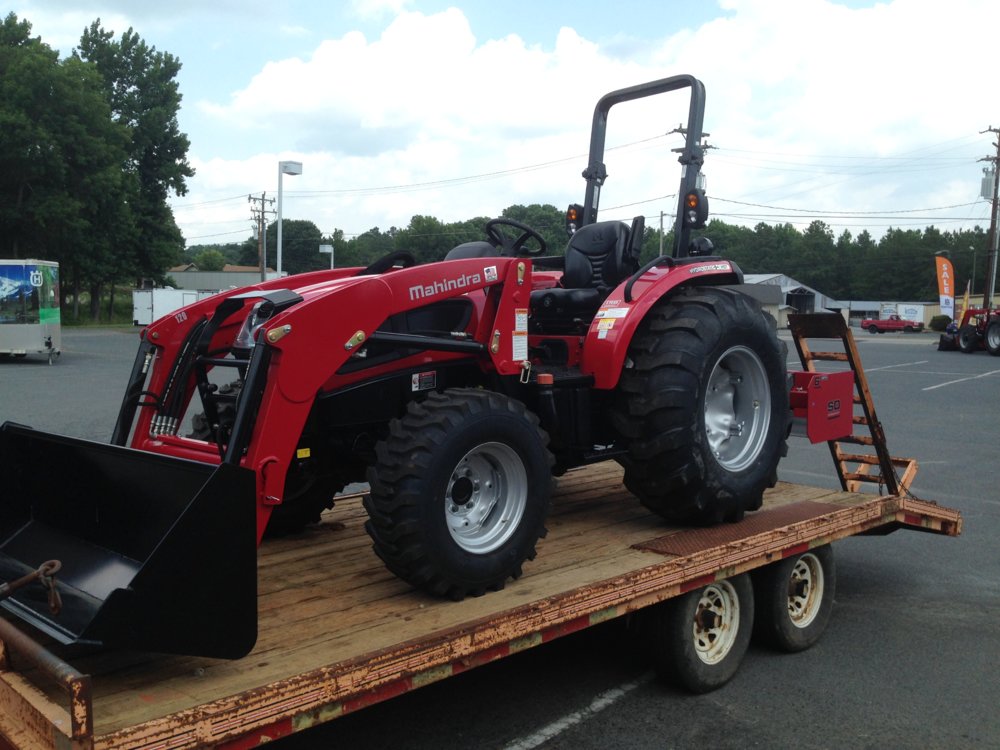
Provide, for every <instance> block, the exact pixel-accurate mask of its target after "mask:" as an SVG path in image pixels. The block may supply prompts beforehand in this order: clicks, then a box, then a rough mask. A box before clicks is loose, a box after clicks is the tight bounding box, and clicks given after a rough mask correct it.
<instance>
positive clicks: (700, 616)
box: [691, 581, 740, 664]
mask: <svg viewBox="0 0 1000 750" xmlns="http://www.w3.org/2000/svg"><path fill="white" fill-rule="evenodd" d="M739 629H740V598H739V596H738V595H737V594H736V589H734V588H733V585H732V584H731V583H729V581H719V582H718V583H713V584H710V585H708V586H706V587H705V588H704V589H702V592H701V598H700V599H699V600H698V608H697V610H696V611H695V614H694V622H693V624H692V629H691V633H692V635H693V636H694V648H695V653H697V654H698V658H699V659H701V660H702V661H703V662H705V664H718V663H719V662H720V661H722V660H723V659H725V658H726V656H727V655H728V654H729V652H730V651H732V649H733V644H734V643H736V634H737V633H738V632H739Z"/></svg>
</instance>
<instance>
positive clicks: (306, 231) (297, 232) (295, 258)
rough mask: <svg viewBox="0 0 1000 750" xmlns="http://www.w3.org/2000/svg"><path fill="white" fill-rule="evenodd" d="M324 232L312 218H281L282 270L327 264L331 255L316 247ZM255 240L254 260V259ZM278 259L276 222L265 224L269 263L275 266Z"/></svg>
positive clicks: (302, 271) (255, 253) (322, 266)
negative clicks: (322, 252) (306, 219)
mask: <svg viewBox="0 0 1000 750" xmlns="http://www.w3.org/2000/svg"><path fill="white" fill-rule="evenodd" d="M322 237H323V233H322V232H320V231H319V227H317V226H316V225H315V224H313V223H312V222H311V221H303V220H301V219H282V221H281V270H282V271H284V272H285V273H289V274H293V273H305V272H306V271H318V270H320V269H322V268H329V267H330V258H329V256H326V255H321V254H320V252H319V246H320V244H321V240H322ZM256 258H257V247H256V243H254V262H255V263H256V262H257V260H256ZM277 258H278V225H277V224H276V223H275V224H270V225H269V226H268V227H267V259H268V266H270V267H271V268H275V267H276V266H277V263H278V261H277Z"/></svg>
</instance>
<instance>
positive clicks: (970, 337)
mask: <svg viewBox="0 0 1000 750" xmlns="http://www.w3.org/2000/svg"><path fill="white" fill-rule="evenodd" d="M958 348H959V349H961V350H962V352H963V353H964V354H972V353H973V352H974V351H976V349H978V348H979V332H978V331H977V330H976V327H975V326H974V325H964V326H962V327H961V328H959V329H958Z"/></svg>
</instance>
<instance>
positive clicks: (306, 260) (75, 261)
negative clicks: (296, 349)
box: [0, 13, 987, 319]
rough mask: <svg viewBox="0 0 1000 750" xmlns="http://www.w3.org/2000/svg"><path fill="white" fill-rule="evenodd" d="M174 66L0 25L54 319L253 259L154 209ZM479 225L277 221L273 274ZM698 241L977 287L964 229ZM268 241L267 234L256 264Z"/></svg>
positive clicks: (23, 232)
mask: <svg viewBox="0 0 1000 750" xmlns="http://www.w3.org/2000/svg"><path fill="white" fill-rule="evenodd" d="M180 67H181V63H180V61H179V60H178V59H177V58H176V57H174V56H173V55H171V54H169V53H166V52H159V51H157V50H156V48H155V47H151V46H149V45H148V44H147V43H146V42H144V41H143V40H142V39H141V38H140V37H139V35H138V34H137V33H136V32H135V31H134V30H133V29H131V28H130V29H128V31H126V32H124V33H123V34H121V36H120V37H118V38H115V37H114V34H113V33H112V32H110V31H106V30H105V29H104V28H103V27H102V26H101V22H100V19H97V20H95V21H94V22H93V23H92V24H91V25H90V26H89V27H87V28H86V29H84V30H83V33H82V36H81V38H80V43H79V46H78V47H77V48H75V49H74V50H73V51H72V53H71V54H70V55H69V56H68V57H66V58H63V59H60V57H59V53H58V52H57V51H55V50H53V49H51V48H50V47H49V46H48V45H46V44H45V43H43V42H42V41H41V39H40V38H38V37H32V36H31V24H30V23H29V22H28V21H25V20H20V19H18V17H17V16H16V15H15V14H14V13H9V14H8V15H7V16H6V18H5V19H4V20H3V22H2V24H0V133H2V137H0V258H27V257H35V258H43V259H47V260H55V261H58V262H59V263H60V266H61V269H62V286H63V302H64V305H65V304H66V303H67V300H69V301H70V305H71V307H70V309H69V310H67V311H66V312H68V313H69V317H79V315H80V310H79V304H80V300H81V298H82V297H83V296H84V293H87V296H88V297H89V304H90V310H89V313H90V316H91V317H92V318H94V319H96V318H97V317H98V314H99V310H98V305H99V304H100V301H101V300H102V297H104V298H107V297H108V296H110V297H111V300H110V305H111V306H113V304H114V299H113V295H114V290H115V288H116V286H118V285H121V286H125V287H129V286H132V285H134V284H136V283H137V282H138V281H139V280H140V279H143V278H152V279H155V280H157V281H158V282H161V283H162V282H165V281H166V280H167V271H168V269H169V268H171V267H172V266H175V265H178V264H180V263H182V262H184V261H185V260H195V261H196V262H197V263H198V264H199V267H202V268H205V269H206V270H208V269H211V268H216V267H221V265H222V264H223V263H225V262H230V263H237V264H241V265H254V266H256V265H257V264H258V249H257V242H256V240H254V239H252V238H247V240H245V241H244V242H238V243H232V244H227V245H200V246H195V247H191V248H187V249H185V246H184V245H185V243H184V238H183V236H182V234H181V232H180V230H179V228H178V226H177V224H176V222H175V220H174V216H173V213H172V211H171V209H170V206H169V204H168V202H167V199H168V197H169V196H170V195H171V194H174V195H178V196H180V195H184V194H186V192H187V184H186V183H187V180H188V179H189V178H190V177H192V176H193V174H194V170H193V169H192V167H191V166H190V164H189V163H188V160H187V152H188V148H189V145H190V144H189V141H188V138H187V136H186V135H185V134H184V133H182V132H180V129H179V126H178V121H177V114H178V111H179V109H180V102H181V94H180V91H179V89H178V85H177V81H176V77H177V74H178V72H179V71H180ZM502 215H503V216H506V217H508V218H512V219H516V220H518V221H521V222H523V223H525V224H527V225H529V226H531V227H533V228H535V229H536V230H537V231H539V232H540V233H541V234H542V236H543V237H544V238H545V240H546V243H547V246H548V253H549V254H559V253H561V252H563V250H564V247H565V244H566V241H567V235H566V232H565V222H564V214H563V211H562V210H561V209H557V208H556V207H554V206H552V205H539V204H534V205H528V206H525V205H514V206H509V207H508V208H506V209H505V210H504V211H503V212H502ZM489 218H490V217H474V218H471V219H467V220H464V221H458V222H443V221H441V220H439V219H437V218H435V217H433V216H425V215H417V216H413V217H412V218H411V219H410V220H409V223H408V224H407V225H406V226H405V227H395V226H392V227H389V228H388V229H386V230H383V229H380V228H379V227H373V228H371V229H369V230H368V231H366V232H362V233H360V234H358V235H355V236H350V237H348V236H346V235H345V234H344V233H343V232H342V231H340V230H336V231H334V233H333V234H332V235H328V236H324V235H323V234H322V233H321V232H320V230H319V229H318V228H317V227H316V225H315V224H313V223H312V222H311V221H308V220H296V219H285V220H284V222H283V270H285V271H288V272H289V273H299V272H303V271H310V270H316V269H321V268H328V267H329V265H330V260H331V259H330V256H329V255H323V254H320V252H319V246H320V245H321V244H329V245H332V246H333V247H334V261H335V263H336V265H337V266H364V265H367V264H368V263H371V262H372V261H373V260H374V259H376V258H378V257H379V256H381V255H384V254H386V253H389V252H395V251H406V252H409V253H411V254H412V255H414V257H415V258H416V259H417V261H418V262H421V263H426V262H430V261H434V260H440V259H441V258H443V257H444V255H445V253H447V251H448V250H449V249H450V248H452V247H454V246H455V245H458V244H460V243H462V242H468V241H471V240H477V239H483V237H484V235H483V225H484V224H485V223H486V221H487V220H488V219H489ZM652 223H653V222H652V221H651V222H650V224H652ZM702 234H704V235H705V236H707V237H708V238H710V239H711V240H712V242H713V243H714V246H715V250H716V252H717V253H718V254H721V255H723V256H725V257H728V258H731V259H733V260H735V261H736V262H737V263H738V264H739V265H740V267H741V268H742V269H743V270H744V272H746V273H784V274H787V275H789V276H792V277H794V278H796V279H798V280H799V281H801V282H803V283H805V284H807V285H809V286H811V287H813V288H815V289H817V290H819V291H820V292H822V293H823V294H826V295H828V296H831V297H834V298H835V299H842V300H849V299H871V300H889V299H895V300H911V301H918V300H926V301H929V300H933V299H936V296H937V288H936V280H935V277H934V270H933V269H934V263H933V256H934V254H935V253H937V252H941V251H947V252H948V253H949V254H950V257H951V259H952V262H953V263H954V266H955V271H956V279H957V282H958V283H957V285H956V286H957V291H958V293H959V294H961V292H962V291H964V287H965V281H966V280H967V279H970V278H972V277H973V275H975V276H976V280H975V282H974V285H975V290H976V291H982V289H983V287H984V286H985V278H984V277H985V269H986V244H987V237H986V232H984V231H983V230H982V229H980V228H979V227H976V228H975V229H972V230H959V231H950V232H942V231H940V230H938V229H937V228H935V227H927V228H925V229H896V228H890V229H889V230H888V231H887V232H886V233H885V235H884V236H882V237H881V238H880V239H877V240H876V239H875V238H873V237H872V236H871V234H870V233H869V232H867V231H862V232H861V233H859V234H858V235H857V236H854V235H852V234H851V233H850V232H846V231H845V232H843V233H841V234H840V235H839V236H836V237H835V236H834V233H833V231H832V230H831V229H830V227H829V226H827V225H826V224H824V223H823V222H821V221H814V222H813V223H812V224H810V225H809V226H808V227H807V228H806V229H805V230H799V229H798V228H796V227H795V226H793V225H791V224H778V225H769V224H766V223H760V224H757V225H756V226H754V227H744V226H737V225H731V224H726V223H725V222H722V221H718V220H712V221H711V222H710V223H709V225H708V227H706V229H705V230H704V232H703V233H702ZM275 235H276V227H275V226H274V224H271V225H270V226H269V227H268V228H267V232H266V239H267V247H268V248H269V255H268V259H269V260H271V265H273V257H274V253H275V247H276V236H275ZM661 243H662V246H663V247H664V248H667V249H668V252H669V248H670V247H672V244H673V235H672V232H668V233H667V235H666V236H664V237H661V236H660V232H659V230H658V229H657V228H655V227H652V226H650V227H647V229H646V231H645V238H644V243H643V251H642V256H643V257H642V260H643V261H645V260H647V259H650V258H652V257H653V256H655V255H656V254H657V253H658V252H659V248H660V246H661ZM977 260H978V263H977ZM974 272H975V273H974Z"/></svg>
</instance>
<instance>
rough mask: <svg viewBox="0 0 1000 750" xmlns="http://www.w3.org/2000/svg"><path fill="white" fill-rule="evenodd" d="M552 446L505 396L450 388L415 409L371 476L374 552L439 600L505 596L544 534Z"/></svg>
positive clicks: (393, 432)
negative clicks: (507, 586) (509, 583)
mask: <svg viewBox="0 0 1000 750" xmlns="http://www.w3.org/2000/svg"><path fill="white" fill-rule="evenodd" d="M547 444H548V436H547V435H546V434H545V432H543V431H542V430H541V429H540V428H539V426H538V418H537V417H536V416H535V415H534V414H531V413H530V412H529V411H528V410H527V409H526V408H525V407H524V405H523V404H521V403H520V402H519V401H515V400H514V399H512V398H508V397H507V396H504V395H502V394H499V393H494V392H490V391H481V390H471V389H452V390H447V391H445V392H444V393H433V394H431V395H430V396H428V397H427V399H426V400H424V401H421V402H417V401H413V402H411V403H410V404H409V406H408V407H407V411H406V414H405V415H404V416H403V417H402V418H401V419H398V420H394V421H393V422H392V423H391V424H390V428H389V435H388V437H387V438H386V439H385V440H383V441H381V442H379V443H378V444H377V445H376V447H375V453H376V459H377V460H376V464H375V465H374V466H373V467H371V468H369V470H368V481H369V484H370V486H371V492H370V494H369V495H368V497H367V498H366V499H365V508H366V509H367V511H368V515H369V520H368V522H367V523H366V525H365V528H366V529H367V530H368V534H369V535H370V536H371V538H372V541H373V542H374V548H375V552H376V553H377V554H378V556H379V557H380V558H382V561H383V562H384V563H385V564H386V567H388V568H389V570H391V571H392V572H393V573H395V574H396V575H397V576H399V577H400V578H402V579H403V580H404V581H407V582H408V583H410V584H411V585H413V586H415V587H417V588H420V589H423V590H425V591H428V592H430V593H432V594H435V595H437V596H447V597H450V598H452V599H456V600H457V599H462V598H464V597H465V596H478V595H481V594H483V593H485V592H486V591H487V590H494V591H495V590H498V589H502V588H503V587H504V584H505V583H506V581H507V579H508V578H518V577H520V575H521V566H522V564H523V563H524V561H525V560H531V559H534V557H535V544H536V542H537V541H538V540H539V539H540V538H541V537H543V536H545V534H546V529H545V525H544V524H545V518H546V516H547V515H548V509H549V497H550V494H551V485H552V473H551V469H552V464H553V457H552V455H551V454H550V453H549V451H548V448H547Z"/></svg>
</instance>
